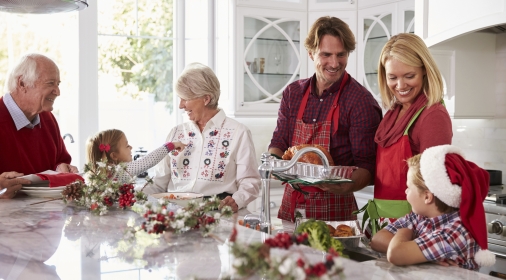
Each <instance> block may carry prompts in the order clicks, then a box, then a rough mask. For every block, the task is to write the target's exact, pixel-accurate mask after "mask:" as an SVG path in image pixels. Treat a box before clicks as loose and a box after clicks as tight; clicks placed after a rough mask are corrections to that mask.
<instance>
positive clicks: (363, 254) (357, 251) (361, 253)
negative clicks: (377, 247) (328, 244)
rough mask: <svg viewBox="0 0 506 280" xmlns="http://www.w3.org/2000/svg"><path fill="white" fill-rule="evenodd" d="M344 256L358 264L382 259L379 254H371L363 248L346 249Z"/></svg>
mask: <svg viewBox="0 0 506 280" xmlns="http://www.w3.org/2000/svg"><path fill="white" fill-rule="evenodd" d="M343 254H345V255H347V256H348V257H349V258H350V260H354V261H356V262H365V261H371V260H376V259H378V258H380V257H381V256H380V255H379V253H377V252H371V251H369V250H366V249H362V248H354V249H344V250H343Z"/></svg>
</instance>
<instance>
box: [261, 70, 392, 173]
mask: <svg viewBox="0 0 506 280" xmlns="http://www.w3.org/2000/svg"><path fill="white" fill-rule="evenodd" d="M315 82H316V74H315V75H313V77H311V78H308V79H302V80H298V81H295V82H293V83H291V84H290V85H288V86H287V87H286V89H285V90H284V92H283V98H282V99H281V105H280V108H279V112H278V121H277V126H276V129H275V130H274V133H273V136H272V140H271V144H270V145H269V148H271V147H275V148H279V149H280V150H282V151H286V150H287V149H288V148H289V147H290V146H292V137H293V132H294V130H295V122H296V119H297V113H298V111H299V107H300V104H301V102H302V98H303V97H304V93H305V91H306V90H307V88H308V87H309V86H311V89H314V88H315V87H313V84H314V83H315ZM340 84H341V80H339V81H338V82H336V83H334V84H333V85H332V86H331V87H330V88H328V89H326V90H324V92H323V94H322V96H318V94H317V93H316V92H313V91H311V94H310V96H309V99H308V101H307V106H306V109H305V112H304V116H303V117H302V120H303V121H304V123H315V122H322V121H325V119H326V117H327V114H328V112H329V110H330V109H331V105H332V101H333V100H334V97H335V93H337V91H338V90H339V86H340ZM338 103H339V129H338V131H337V133H336V134H334V135H332V136H331V137H330V151H329V152H330V154H331V156H332V159H333V160H334V162H335V164H336V165H345V166H357V167H361V168H364V169H367V170H369V172H371V175H372V176H374V170H375V164H376V143H375V142H374V135H375V133H376V129H377V128H378V125H379V123H380V121H381V118H382V112H381V108H380V107H379V105H378V102H376V100H375V99H374V98H373V96H372V95H371V93H369V91H367V89H365V88H364V87H363V86H362V85H360V84H359V83H358V82H357V81H356V80H355V79H353V78H352V77H350V81H349V83H348V85H347V86H346V87H345V88H344V90H343V92H342V93H341V97H340V98H339V101H338Z"/></svg>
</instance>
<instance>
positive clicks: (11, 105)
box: [4, 93, 40, 130]
mask: <svg viewBox="0 0 506 280" xmlns="http://www.w3.org/2000/svg"><path fill="white" fill-rule="evenodd" d="M4 104H5V107H7V110H8V111H9V114H11V117H12V120H13V121H14V124H15V125H16V130H20V129H22V128H23V127H26V128H29V129H33V128H34V127H35V126H36V125H40V117H39V114H37V115H36V116H35V118H34V119H33V121H31V122H30V121H29V120H28V118H27V117H26V116H25V114H24V113H23V111H21V109H20V108H19V106H18V104H16V102H15V101H14V99H12V96H11V94H10V93H6V94H5V95H4Z"/></svg>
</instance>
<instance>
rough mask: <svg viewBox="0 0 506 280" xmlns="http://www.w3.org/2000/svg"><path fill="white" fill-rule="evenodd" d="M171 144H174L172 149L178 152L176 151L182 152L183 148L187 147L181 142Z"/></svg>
mask: <svg viewBox="0 0 506 280" xmlns="http://www.w3.org/2000/svg"><path fill="white" fill-rule="evenodd" d="M172 144H174V149H175V150H178V151H182V150H183V149H184V147H186V146H187V145H186V144H183V143H181V142H179V141H178V142H172Z"/></svg>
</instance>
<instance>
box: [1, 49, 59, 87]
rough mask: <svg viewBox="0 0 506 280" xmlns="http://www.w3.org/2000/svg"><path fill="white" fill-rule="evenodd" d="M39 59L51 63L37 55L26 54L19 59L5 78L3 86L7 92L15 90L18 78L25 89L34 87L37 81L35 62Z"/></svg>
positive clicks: (37, 74) (44, 57)
mask: <svg viewBox="0 0 506 280" xmlns="http://www.w3.org/2000/svg"><path fill="white" fill-rule="evenodd" d="M39 59H47V60H50V61H52V60H51V59H49V58H48V57H46V56H44V55H42V54H38V53H30V54H26V55H24V56H22V57H21V58H20V59H19V61H18V64H16V66H14V68H12V70H11V71H10V73H9V77H8V78H7V81H6V84H5V85H6V86H5V87H6V89H7V92H13V91H15V90H16V87H17V86H18V78H19V77H21V80H22V81H23V83H24V84H25V85H26V86H27V87H33V86H34V85H35V82H36V81H37V80H38V79H39V73H38V72H37V61H38V60H39Z"/></svg>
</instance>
